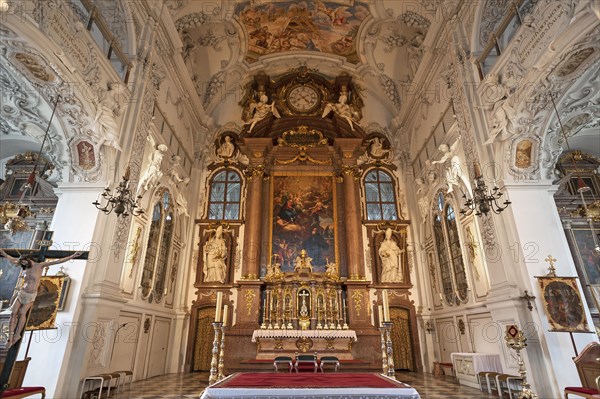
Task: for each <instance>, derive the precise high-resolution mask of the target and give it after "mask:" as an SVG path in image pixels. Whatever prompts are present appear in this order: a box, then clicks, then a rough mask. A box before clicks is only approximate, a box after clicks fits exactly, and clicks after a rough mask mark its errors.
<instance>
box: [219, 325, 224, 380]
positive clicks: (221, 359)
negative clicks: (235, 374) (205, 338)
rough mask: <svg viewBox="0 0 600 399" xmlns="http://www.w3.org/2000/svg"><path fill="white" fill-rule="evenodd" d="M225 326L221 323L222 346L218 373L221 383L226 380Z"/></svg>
mask: <svg viewBox="0 0 600 399" xmlns="http://www.w3.org/2000/svg"><path fill="white" fill-rule="evenodd" d="M225 328H226V327H225V324H224V323H221V345H220V349H219V367H218V373H217V381H221V380H222V379H223V378H225V373H223V371H224V370H225Z"/></svg>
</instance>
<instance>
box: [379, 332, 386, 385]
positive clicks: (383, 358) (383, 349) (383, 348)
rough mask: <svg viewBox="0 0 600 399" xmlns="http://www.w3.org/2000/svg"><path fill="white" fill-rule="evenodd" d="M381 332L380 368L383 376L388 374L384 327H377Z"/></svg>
mask: <svg viewBox="0 0 600 399" xmlns="http://www.w3.org/2000/svg"><path fill="white" fill-rule="evenodd" d="M379 331H380V332H381V366H382V368H383V375H387V373H388V360H387V344H386V340H385V327H383V326H382V327H379Z"/></svg>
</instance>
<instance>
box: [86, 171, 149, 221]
mask: <svg viewBox="0 0 600 399" xmlns="http://www.w3.org/2000/svg"><path fill="white" fill-rule="evenodd" d="M140 198H142V196H141V195H138V196H135V194H132V192H131V190H130V189H129V166H127V169H125V174H124V175H123V181H122V182H120V183H119V185H118V186H117V187H116V188H115V191H114V193H113V191H112V190H111V189H110V184H107V185H106V187H104V191H102V193H101V194H98V198H96V201H94V202H92V205H94V206H95V207H96V208H98V209H100V210H101V211H102V212H104V213H105V214H107V215H108V214H110V213H111V212H112V211H115V213H116V214H117V217H119V216H123V217H127V216H129V215H133V216H139V215H141V214H142V213H144V210H143V209H141V208H140V206H139V201H140Z"/></svg>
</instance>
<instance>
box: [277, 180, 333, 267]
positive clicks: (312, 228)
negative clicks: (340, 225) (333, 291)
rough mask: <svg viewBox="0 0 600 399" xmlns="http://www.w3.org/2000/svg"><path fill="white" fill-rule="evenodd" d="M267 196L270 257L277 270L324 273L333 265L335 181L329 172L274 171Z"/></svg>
mask: <svg viewBox="0 0 600 399" xmlns="http://www.w3.org/2000/svg"><path fill="white" fill-rule="evenodd" d="M271 187H272V196H271V210H272V212H271V257H270V258H269V259H273V258H274V255H276V256H275V258H276V259H278V262H279V263H280V267H281V271H282V272H284V273H286V272H294V271H298V270H300V269H309V270H310V271H311V272H315V273H324V272H326V271H327V265H328V264H337V262H338V254H337V252H338V251H337V241H336V236H337V232H336V229H335V226H336V220H335V219H336V204H335V184H334V179H333V176H332V175H331V174H329V175H318V174H316V175H309V174H307V173H302V174H300V173H296V174H292V173H289V174H279V175H278V174H276V175H275V176H273V180H272V184H271Z"/></svg>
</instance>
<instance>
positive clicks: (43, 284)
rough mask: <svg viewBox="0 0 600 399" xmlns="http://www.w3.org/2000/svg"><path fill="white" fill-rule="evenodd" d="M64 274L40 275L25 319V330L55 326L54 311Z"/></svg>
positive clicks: (56, 309)
mask: <svg viewBox="0 0 600 399" xmlns="http://www.w3.org/2000/svg"><path fill="white" fill-rule="evenodd" d="M64 281H65V276H42V278H41V280H40V285H39V286H38V292H37V296H36V298H35V302H33V307H32V308H31V314H30V315H29V319H28V320H27V330H47V329H51V328H55V325H54V324H55V321H56V313H57V312H58V308H59V306H60V301H61V295H62V290H63V286H64Z"/></svg>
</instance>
